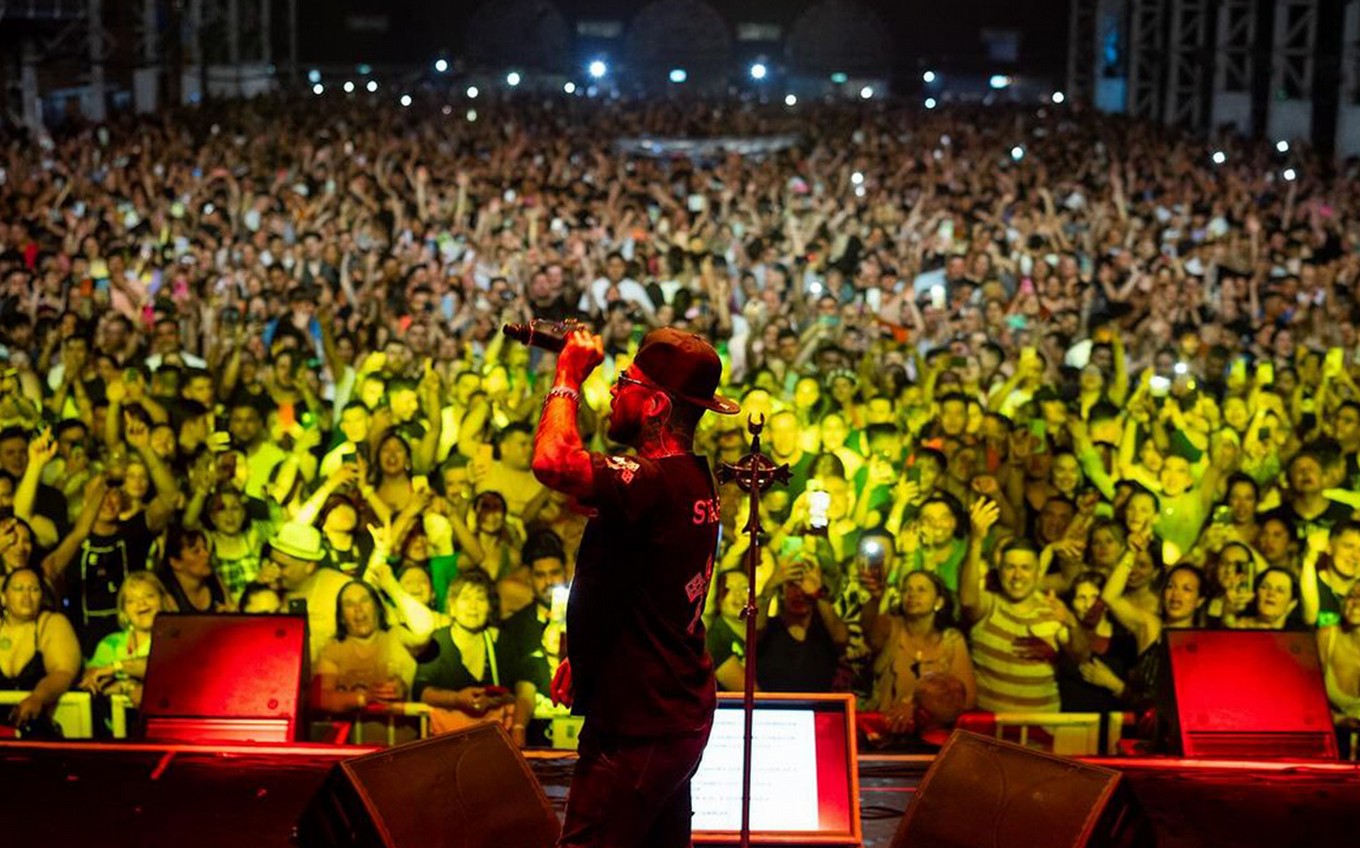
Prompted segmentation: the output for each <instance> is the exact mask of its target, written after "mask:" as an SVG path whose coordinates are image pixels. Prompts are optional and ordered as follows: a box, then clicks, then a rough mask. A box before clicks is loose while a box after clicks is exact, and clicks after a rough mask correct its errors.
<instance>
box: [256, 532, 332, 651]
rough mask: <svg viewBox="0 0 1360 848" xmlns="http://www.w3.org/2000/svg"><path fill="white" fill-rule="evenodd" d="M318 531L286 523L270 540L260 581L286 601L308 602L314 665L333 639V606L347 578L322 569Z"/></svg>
mask: <svg viewBox="0 0 1360 848" xmlns="http://www.w3.org/2000/svg"><path fill="white" fill-rule="evenodd" d="M325 558H326V552H325V549H324V548H322V546H321V531H320V530H317V529H316V528H315V527H313V526H312V525H310V524H300V523H298V522H295V521H289V522H287V523H285V524H283V525H282V526H281V527H279V530H278V532H277V533H276V534H275V535H274V538H272V539H270V540H269V551H268V555H267V557H266V559H265V562H264V563H263V564H262V566H261V568H260V580H261V582H264V583H270V584H277V585H278V586H279V588H280V589H281V590H282V592H283V593H284V597H285V599H286V600H288V601H295V600H304V601H306V602H307V641H308V643H309V644H310V647H311V655H312V662H313V663H315V662H316V659H317V657H318V655H320V653H321V649H322V647H324V646H325V645H326V643H327V642H329V641H330V640H331V637H333V636H335V604H336V599H337V598H339V597H340V590H341V589H343V588H345V584H346V583H348V582H349V578H348V577H346V576H345V575H344V574H343V573H341V572H339V571H337V570H335V569H334V568H327V567H325V566H323V565H322V564H321V563H322V560H324V559H325Z"/></svg>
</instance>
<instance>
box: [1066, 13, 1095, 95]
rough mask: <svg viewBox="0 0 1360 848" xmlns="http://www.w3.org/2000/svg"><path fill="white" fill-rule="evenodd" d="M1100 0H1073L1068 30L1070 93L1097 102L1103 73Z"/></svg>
mask: <svg viewBox="0 0 1360 848" xmlns="http://www.w3.org/2000/svg"><path fill="white" fill-rule="evenodd" d="M1099 5H1100V0H1072V5H1071V11H1070V14H1069V16H1068V33H1067V38H1068V41H1067V44H1068V48H1067V96H1068V97H1070V98H1072V99H1073V100H1076V101H1078V102H1081V103H1093V102H1095V98H1096V79H1097V78H1098V77H1099V74H1100V68H1099V65H1098V63H1099V61H1100V44H1099V43H1098V41H1097V39H1098V38H1099V33H1098V32H1097V31H1096V30H1097V28H1096V15H1097V9H1098V7H1099Z"/></svg>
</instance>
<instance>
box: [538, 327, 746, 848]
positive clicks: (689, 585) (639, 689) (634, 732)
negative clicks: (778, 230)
mask: <svg viewBox="0 0 1360 848" xmlns="http://www.w3.org/2000/svg"><path fill="white" fill-rule="evenodd" d="M603 359H604V343H603V341H602V340H601V338H600V337H599V336H595V335H591V334H589V333H586V332H583V331H577V332H574V333H572V334H571V335H570V336H569V337H568V338H567V342H566V346H565V347H564V348H563V349H562V352H561V354H560V355H559V356H558V360H557V375H556V379H555V381H554V383H553V387H552V388H551V389H550V390H549V391H548V395H547V397H546V398H545V400H544V405H543V415H542V418H541V420H540V421H539V425H538V432H537V436H536V438H535V442H534V459H533V470H534V474H535V475H537V477H538V478H539V479H540V480H541V481H543V484H544V485H546V486H548V487H549V488H552V489H556V490H558V491H561V492H565V493H567V494H569V495H572V496H574V497H575V498H577V499H578V500H579V501H580V502H581V503H582V504H583V505H584V506H586V507H588V508H590V509H592V510H593V511H594V514H593V517H592V518H591V519H590V522H589V523H588V524H587V525H586V530H585V535H584V537H583V538H582V541H581V549H580V553H579V554H578V557H577V565H576V574H575V581H574V583H573V585H572V589H571V598H570V601H569V603H568V606H567V660H566V661H564V662H563V663H562V666H561V667H560V668H559V669H558V673H557V676H556V677H555V678H554V680H553V686H552V694H553V698H554V700H564V701H567V702H568V703H571V704H572V707H573V711H574V712H576V713H577V714H579V715H584V716H585V724H584V726H583V728H582V732H581V735H580V747H579V759H578V761H577V766H576V773H575V776H574V777H573V779H572V785H571V791H570V794H569V795H568V798H567V815H566V822H565V824H564V825H563V830H562V839H561V841H560V842H559V843H558V844H559V845H560V846H569V848H578V847H579V846H609V848H626V846H647V848H671V846H688V845H689V844H690V818H691V807H690V778H691V777H692V776H693V774H694V771H695V769H696V768H698V764H699V759H700V757H701V756H702V754H703V751H704V746H705V745H706V744H707V742H708V734H709V730H710V728H711V727H712V723H713V710H714V705H715V702H716V696H715V694H714V682H713V664H712V661H711V660H710V658H709V656H708V653H707V652H706V650H705V648H704V625H703V620H702V618H701V617H700V616H701V613H702V611H703V607H704V599H705V597H706V596H707V594H708V584H709V580H710V578H711V577H712V572H713V555H714V550H715V548H716V545H717V540H718V516H719V510H718V496H717V493H716V488H715V486H714V483H713V476H712V472H711V471H710V470H709V467H708V461H707V460H706V459H704V458H703V457H700V456H697V455H695V454H694V452H693V439H694V428H695V426H696V425H697V424H698V422H699V419H700V417H701V416H702V415H703V414H704V412H705V410H712V411H714V412H718V413H721V414H724V415H732V414H735V413H736V412H737V411H738V410H739V407H738V405H737V404H736V403H735V402H733V401H731V400H728V399H726V398H722V397H718V396H717V395H716V394H715V390H716V389H717V387H718V381H719V377H720V374H721V372H722V363H721V361H720V360H719V359H718V354H717V352H716V351H714V350H713V348H712V346H710V345H709V344H708V342H706V341H704V340H703V339H702V338H700V337H699V336H696V335H693V334H690V333H686V332H682V331H679V330H676V329H673V328H669V327H663V328H660V329H657V330H653V331H652V332H650V333H648V334H647V335H646V337H644V338H643V340H642V344H641V346H640V347H639V348H638V352H637V355H636V356H635V357H634V358H633V362H632V364H631V365H630V366H629V367H628V368H627V369H625V370H624V371H622V372H620V374H619V375H618V378H617V380H616V381H615V383H614V386H613V388H612V389H611V391H610V394H611V398H612V400H611V403H610V417H609V438H610V439H611V440H613V441H614V442H617V443H619V444H624V445H628V446H630V447H632V448H633V449H634V450H635V451H636V453H635V454H634V455H629V456H623V455H618V456H607V455H604V454H600V453H591V452H588V451H587V450H586V448H585V446H584V444H583V443H582V441H581V435H580V432H579V431H578V430H577V423H576V413H577V408H578V407H579V405H580V400H581V394H580V389H581V383H582V381H584V380H585V378H586V377H587V375H589V374H590V372H591V371H592V370H593V369H594V368H595V367H596V366H597V365H599V364H600V362H602V361H603Z"/></svg>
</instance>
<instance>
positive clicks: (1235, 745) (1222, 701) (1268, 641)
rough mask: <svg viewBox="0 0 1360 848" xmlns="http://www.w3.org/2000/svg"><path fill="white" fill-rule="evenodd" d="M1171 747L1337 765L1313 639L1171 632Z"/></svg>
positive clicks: (1167, 688) (1166, 711)
mask: <svg viewBox="0 0 1360 848" xmlns="http://www.w3.org/2000/svg"><path fill="white" fill-rule="evenodd" d="M1166 651H1167V653H1166V656H1167V661H1166V662H1164V663H1163V668H1162V674H1161V681H1160V685H1159V686H1158V694H1159V700H1160V704H1159V706H1160V709H1159V718H1161V719H1162V721H1163V722H1165V725H1166V726H1165V733H1164V736H1165V741H1166V743H1167V744H1168V746H1169V747H1170V748H1171V749H1172V750H1173V751H1174V750H1175V749H1176V748H1177V747H1179V749H1180V753H1182V754H1183V755H1184V756H1187V757H1240V758H1244V759H1256V758H1270V757H1298V758H1304V759H1331V760H1334V759H1336V758H1337V746H1336V732H1335V729H1334V727H1333V725H1332V714H1331V709H1330V708H1329V706H1328V704H1327V692H1326V689H1325V688H1324V685H1323V680H1322V665H1321V663H1320V662H1319V660H1318V652H1317V641H1316V640H1315V638H1314V636H1313V634H1312V633H1301V632H1291V631H1279V630H1168V631H1167V632H1166Z"/></svg>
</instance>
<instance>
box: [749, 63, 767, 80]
mask: <svg viewBox="0 0 1360 848" xmlns="http://www.w3.org/2000/svg"><path fill="white" fill-rule="evenodd" d="M769 72H770V69H769V68H767V67H765V63H764V62H756V63H755V64H754V65H752V66H751V79H753V80H763V79H765V76H766V75H767V74H769Z"/></svg>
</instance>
